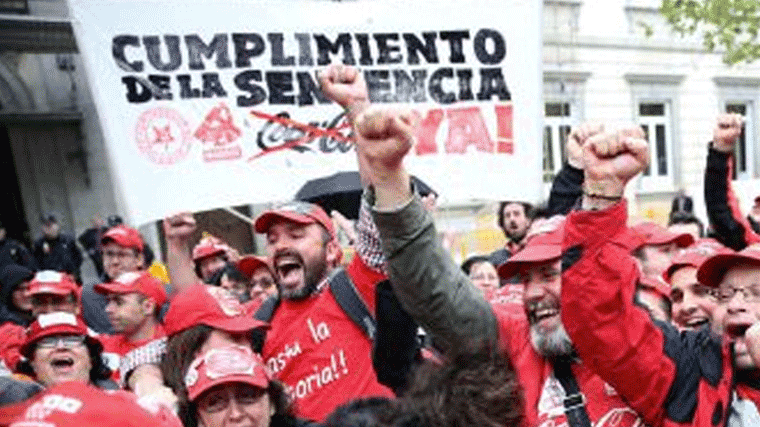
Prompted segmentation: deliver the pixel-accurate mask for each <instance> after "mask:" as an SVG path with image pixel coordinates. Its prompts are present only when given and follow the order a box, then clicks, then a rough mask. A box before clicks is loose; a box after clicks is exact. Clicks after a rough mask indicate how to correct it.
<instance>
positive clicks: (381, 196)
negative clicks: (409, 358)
mask: <svg viewBox="0 0 760 427" xmlns="http://www.w3.org/2000/svg"><path fill="white" fill-rule="evenodd" d="M339 70H340V72H339V77H338V78H337V79H336V80H337V81H338V82H340V83H341V84H344V85H347V86H353V85H356V86H361V85H363V84H364V83H363V82H362V81H361V78H360V75H359V74H358V73H357V72H356V71H355V70H354V69H352V68H339ZM415 121H416V117H415V116H414V115H413V114H412V113H411V112H409V113H405V112H394V111H386V110H375V109H371V108H370V109H367V110H365V111H364V112H363V113H361V114H360V115H358V117H357V118H356V119H355V122H354V129H355V132H356V135H357V142H356V149H357V155H358V160H359V165H360V170H361V172H362V175H363V177H364V178H365V179H366V180H367V181H368V182H369V183H370V184H371V185H372V187H371V188H370V191H369V193H368V194H367V197H366V199H365V200H366V201H367V202H369V204H370V205H371V206H372V207H373V216H374V219H375V224H377V227H378V230H379V232H380V237H381V242H382V248H383V253H384V254H385V257H386V259H387V270H388V275H389V278H390V280H391V284H392V285H393V290H394V292H395V293H396V295H397V296H398V298H399V300H400V301H401V304H402V305H403V306H404V308H405V309H406V310H407V311H408V312H409V314H411V315H412V317H414V319H415V320H416V321H417V322H418V323H419V324H421V325H422V326H423V327H424V328H425V329H426V330H427V331H429V332H431V333H432V334H433V336H434V339H435V341H436V343H437V345H438V346H439V347H440V348H442V349H443V350H444V351H446V350H447V349H451V348H467V347H468V346H470V345H477V344H476V342H477V341H482V342H484V343H485V344H486V345H489V346H490V348H493V349H498V350H499V351H503V352H505V353H506V355H507V356H508V357H509V358H510V360H511V361H512V363H513V364H514V365H515V370H516V372H517V375H518V381H519V383H520V386H521V387H522V389H523V393H524V399H525V401H524V402H525V406H524V407H525V423H524V425H527V426H540V425H564V424H565V423H567V424H570V425H573V426H575V425H584V424H576V422H579V421H580V422H583V421H585V423H589V422H591V423H593V424H591V425H596V426H605V425H608V423H612V422H614V423H615V425H618V426H623V427H625V426H637V425H640V422H641V421H640V420H639V419H638V416H637V414H636V413H635V412H634V411H633V410H631V409H630V408H628V407H627V405H626V404H625V403H624V402H623V400H622V399H621V398H620V397H619V396H618V395H617V393H615V391H614V390H613V389H612V388H611V387H609V386H608V385H607V384H606V383H604V381H602V380H601V379H600V378H599V377H598V376H596V375H594V373H593V372H592V371H590V370H589V369H588V367H587V366H585V365H583V364H579V363H575V358H574V353H573V350H572V348H573V347H572V344H571V342H570V340H569V339H568V338H567V336H566V334H565V333H564V332H563V328H562V324H561V322H560V312H561V310H560V306H559V301H560V291H561V288H562V283H561V281H560V274H561V269H560V264H561V259H560V257H561V239H562V234H563V232H562V228H561V227H556V228H554V229H551V230H546V231H545V232H544V233H539V234H538V235H536V236H535V237H531V238H530V239H529V240H528V241H527V243H526V246H525V247H524V248H523V249H522V251H521V252H518V253H517V254H516V255H514V256H513V257H512V258H511V259H510V260H509V262H508V263H507V264H506V265H504V266H503V267H502V269H501V274H502V276H503V275H505V274H513V273H515V272H517V273H520V277H521V281H522V283H524V285H525V299H524V311H523V312H519V311H516V310H515V309H514V304H512V305H509V306H499V305H494V306H491V305H489V304H488V303H487V302H486V300H485V299H484V297H483V295H482V293H481V292H480V291H478V290H477V289H476V288H475V287H474V286H473V285H472V284H471V283H470V281H469V278H468V277H467V276H466V275H465V274H464V272H462V270H461V269H459V268H458V267H457V266H456V264H455V263H454V262H453V260H452V259H451V256H450V255H449V254H448V253H447V252H446V251H445V249H444V248H443V247H442V246H441V244H440V240H439V239H438V235H437V232H436V229H435V226H434V224H433V219H432V217H431V215H430V214H429V213H428V212H427V211H426V210H425V209H424V207H423V205H422V202H421V200H420V198H419V196H418V195H417V194H415V192H414V191H413V189H412V187H411V184H410V179H409V174H408V173H407V171H406V169H405V168H404V166H403V159H404V157H405V156H406V154H407V153H408V152H409V149H410V148H411V141H412V139H413V135H414V132H415V130H416V122H415ZM548 224H554V225H556V222H555V221H550V222H548ZM579 388H580V390H579ZM585 425H589V424H585Z"/></svg>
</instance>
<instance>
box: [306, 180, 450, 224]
mask: <svg viewBox="0 0 760 427" xmlns="http://www.w3.org/2000/svg"><path fill="white" fill-rule="evenodd" d="M412 182H414V185H415V187H416V188H417V191H418V192H419V193H420V195H422V196H426V195H428V194H430V193H435V191H433V189H432V188H430V186H428V185H427V184H425V183H424V182H422V181H421V180H420V179H419V178H417V177H415V176H412ZM361 194H362V184H361V180H360V179H359V172H356V171H354V172H338V173H336V174H333V175H330V176H325V177H322V178H316V179H312V180H310V181H307V182H306V184H304V185H303V187H301V189H300V190H298V192H297V193H296V197H295V198H296V200H303V201H306V202H311V203H316V204H318V205H319V206H321V207H322V209H324V210H325V211H327V213H328V214H329V213H330V212H331V211H334V210H336V211H338V212H340V213H341V214H343V216H345V217H346V218H348V219H357V218H359V201H360V198H361Z"/></svg>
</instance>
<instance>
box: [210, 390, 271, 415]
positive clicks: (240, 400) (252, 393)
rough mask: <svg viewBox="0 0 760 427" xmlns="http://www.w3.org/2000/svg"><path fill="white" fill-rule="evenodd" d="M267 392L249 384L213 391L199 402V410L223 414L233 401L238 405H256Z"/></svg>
mask: <svg viewBox="0 0 760 427" xmlns="http://www.w3.org/2000/svg"><path fill="white" fill-rule="evenodd" d="M264 392H265V390H264V389H261V388H258V387H254V386H252V385H249V384H235V385H234V386H227V387H224V388H221V389H216V390H212V391H210V392H208V393H206V394H205V395H203V396H201V398H200V399H199V400H198V409H200V410H202V411H205V412H221V411H224V410H225V409H227V407H228V406H229V405H230V401H231V399H233V398H234V399H235V402H237V404H238V405H252V404H254V403H256V402H257V401H258V400H259V399H260V398H261V396H262V395H263V394H264Z"/></svg>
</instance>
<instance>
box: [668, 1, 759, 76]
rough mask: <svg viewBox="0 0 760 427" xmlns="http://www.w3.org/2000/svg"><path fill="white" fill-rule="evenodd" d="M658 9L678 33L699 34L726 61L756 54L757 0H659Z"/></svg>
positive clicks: (738, 60) (756, 56) (748, 57)
mask: <svg viewBox="0 0 760 427" xmlns="http://www.w3.org/2000/svg"><path fill="white" fill-rule="evenodd" d="M660 11H661V12H662V14H663V15H664V16H665V18H666V19H667V20H668V22H669V23H670V24H671V25H672V26H673V29H674V30H675V31H676V32H678V33H681V34H684V35H687V34H695V33H696V34H701V35H702V36H703V40H704V45H705V47H706V48H707V49H708V50H710V51H714V50H715V49H716V48H719V49H721V50H722V51H724V54H723V61H724V62H726V63H727V64H737V63H739V62H752V61H754V60H756V59H758V58H760V42H759V41H758V38H757V36H758V31H759V28H760V0H662V6H661V7H660Z"/></svg>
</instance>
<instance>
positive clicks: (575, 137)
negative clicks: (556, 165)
mask: <svg viewBox="0 0 760 427" xmlns="http://www.w3.org/2000/svg"><path fill="white" fill-rule="evenodd" d="M602 132H604V125H603V124H601V123H593V122H586V123H583V124H582V125H580V126H578V127H575V128H573V129H572V130H571V131H570V135H568V137H567V145H566V148H567V151H566V153H567V163H569V164H570V166H572V167H574V168H576V169H583V145H584V144H585V143H586V141H587V140H588V139H589V138H591V137H592V136H594V135H597V134H600V133H602Z"/></svg>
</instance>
